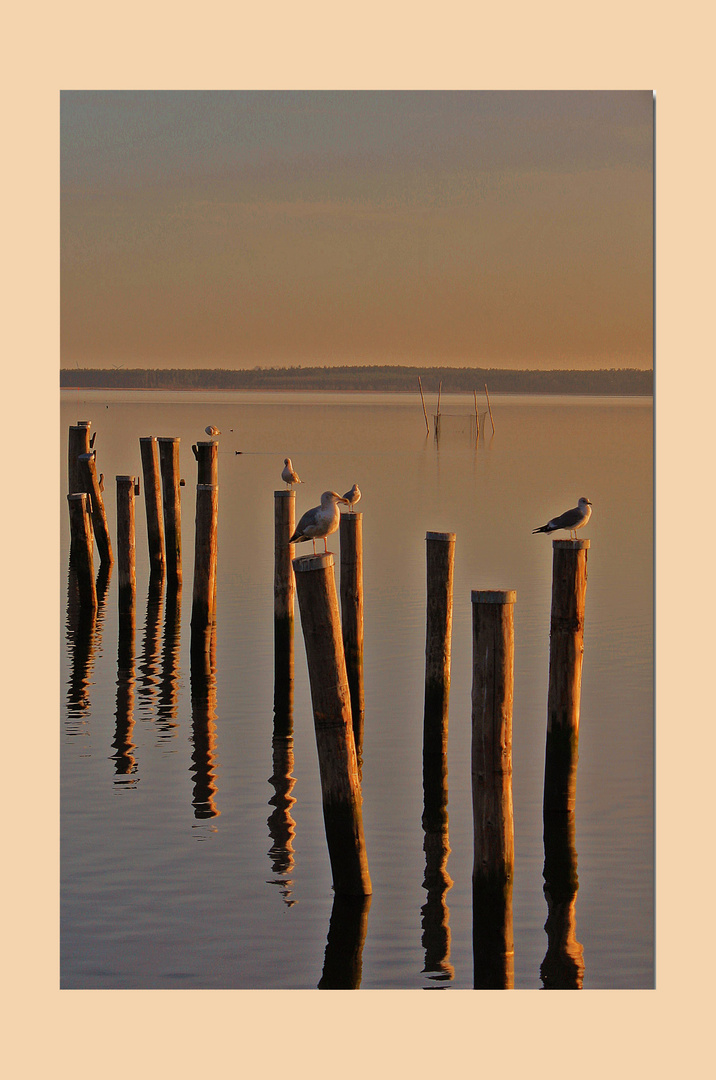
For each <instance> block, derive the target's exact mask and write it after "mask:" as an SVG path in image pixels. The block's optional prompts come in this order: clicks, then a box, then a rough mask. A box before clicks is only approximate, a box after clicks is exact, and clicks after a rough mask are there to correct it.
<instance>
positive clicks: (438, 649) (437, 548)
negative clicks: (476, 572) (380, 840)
mask: <svg viewBox="0 0 716 1080" xmlns="http://www.w3.org/2000/svg"><path fill="white" fill-rule="evenodd" d="M425 548H426V563H427V611H426V624H425V704H424V714H423V786H424V787H425V791H426V794H427V795H428V798H429V800H432V797H433V790H432V789H433V787H434V788H435V793H438V792H439V791H440V789H441V787H442V784H443V774H444V776H445V777H447V748H448V712H449V703H450V653H451V645H452V604H453V569H454V564H455V533H435V532H429V533H426V535H425Z"/></svg>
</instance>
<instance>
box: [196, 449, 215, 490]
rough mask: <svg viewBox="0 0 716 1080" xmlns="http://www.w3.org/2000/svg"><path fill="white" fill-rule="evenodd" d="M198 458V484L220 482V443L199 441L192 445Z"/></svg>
mask: <svg viewBox="0 0 716 1080" xmlns="http://www.w3.org/2000/svg"><path fill="white" fill-rule="evenodd" d="M192 451H193V453H194V457H195V458H196V460H197V481H196V482H197V484H218V483H219V444H218V443H217V442H213V441H212V442H198V443H194V445H193V446H192Z"/></svg>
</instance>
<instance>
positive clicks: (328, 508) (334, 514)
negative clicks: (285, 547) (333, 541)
mask: <svg viewBox="0 0 716 1080" xmlns="http://www.w3.org/2000/svg"><path fill="white" fill-rule="evenodd" d="M346 501H347V500H346V499H344V498H343V496H342V495H339V494H338V493H337V492H336V491H324V492H323V494H322V495H321V505H320V506H314V507H313V509H312V510H307V511H306V513H305V514H304V515H303V517H302V518H301V520H300V521H299V523H298V525H297V526H296V531H295V532H294V534H293V536H292V537H291V539H290V540H289V544H300V543H301V541H302V540H312V541H313V554H314V555H315V554H316V538H317V537H320V536H322V537H323V547H324V549H325V550H326V552H327V551H328V540H327V539H326V538H327V537H328V536H330V535H331V533H334V532H335V531H336V529H337V528H338V523H339V521H340V517H341V512H340V510H339V509H338V503H344V502H346Z"/></svg>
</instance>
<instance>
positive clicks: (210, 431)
mask: <svg viewBox="0 0 716 1080" xmlns="http://www.w3.org/2000/svg"><path fill="white" fill-rule="evenodd" d="M204 431H205V432H206V434H207V435H211V437H212V439H213V438H214V437H215V436H216V435H221V432H220V431H219V429H218V427H214V425H213V424H209V426H208V427H205V428H204Z"/></svg>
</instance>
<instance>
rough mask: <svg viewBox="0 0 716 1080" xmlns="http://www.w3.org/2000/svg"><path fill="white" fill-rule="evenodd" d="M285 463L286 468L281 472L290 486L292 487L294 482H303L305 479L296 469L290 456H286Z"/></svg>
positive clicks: (283, 478)
mask: <svg viewBox="0 0 716 1080" xmlns="http://www.w3.org/2000/svg"><path fill="white" fill-rule="evenodd" d="M283 464H284V469H283V472H282V473H281V479H282V480H284V481H285V482H286V483H287V484H288V486H289V487H290V488H292V487H293V485H294V484H302V483H303V480H302V479H301V477H300V476H299V475H298V473H297V472H295V471H294V468H293V465H292V464H291V459H290V457H286V458H284V459H283Z"/></svg>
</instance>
